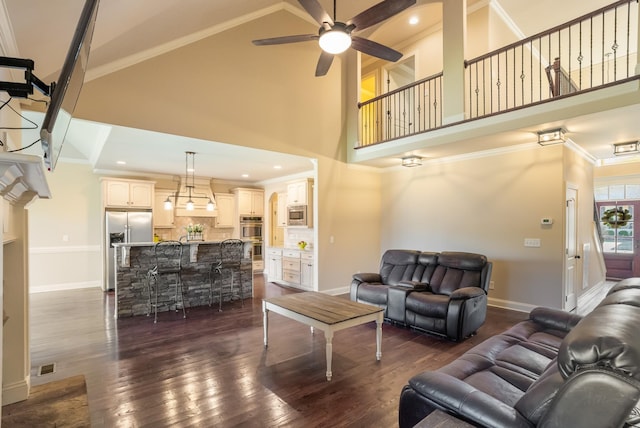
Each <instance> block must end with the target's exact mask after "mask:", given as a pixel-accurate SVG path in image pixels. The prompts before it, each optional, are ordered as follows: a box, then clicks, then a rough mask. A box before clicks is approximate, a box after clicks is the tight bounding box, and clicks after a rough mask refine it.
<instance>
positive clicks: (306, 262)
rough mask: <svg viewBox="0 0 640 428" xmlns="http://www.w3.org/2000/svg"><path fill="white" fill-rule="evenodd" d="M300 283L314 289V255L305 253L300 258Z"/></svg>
mask: <svg viewBox="0 0 640 428" xmlns="http://www.w3.org/2000/svg"><path fill="white" fill-rule="evenodd" d="M300 285H301V286H302V288H304V289H307V290H313V255H312V254H306V253H303V254H302V256H301V258H300Z"/></svg>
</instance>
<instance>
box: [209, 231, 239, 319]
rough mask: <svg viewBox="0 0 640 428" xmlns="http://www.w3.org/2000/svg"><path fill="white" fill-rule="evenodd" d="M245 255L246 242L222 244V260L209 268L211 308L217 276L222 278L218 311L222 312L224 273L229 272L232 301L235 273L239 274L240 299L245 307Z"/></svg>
mask: <svg viewBox="0 0 640 428" xmlns="http://www.w3.org/2000/svg"><path fill="white" fill-rule="evenodd" d="M243 253H244V242H242V241H241V240H240V239H226V240H224V241H222V242H221V243H220V259H219V260H217V261H214V262H213V263H212V264H211V267H210V268H209V283H210V290H209V306H211V301H212V296H213V288H214V284H215V280H216V279H215V276H216V275H218V276H219V277H220V287H219V297H220V301H219V302H218V311H220V312H222V288H223V287H224V280H223V279H224V278H223V272H224V271H225V270H228V271H230V272H231V281H230V284H229V287H230V292H231V299H230V300H232V299H233V283H234V279H235V272H238V278H239V284H238V286H239V287H240V291H239V297H240V301H241V302H242V306H243V307H244V292H243V290H242V259H243Z"/></svg>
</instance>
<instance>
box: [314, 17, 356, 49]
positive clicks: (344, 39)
mask: <svg viewBox="0 0 640 428" xmlns="http://www.w3.org/2000/svg"><path fill="white" fill-rule="evenodd" d="M338 24H340V23H339V22H336V24H335V25H334V27H333V28H332V29H330V30H327V31H323V32H322V34H321V35H320V38H319V39H318V43H319V44H320V47H321V48H322V50H323V51H325V52H327V53H330V54H334V55H337V54H341V53H342V52H344V51H346V50H347V49H349V47H350V46H351V36H350V35H349V33H347V31H346V29H345V28H346V27H344V28H343V27H342V26H339V25H338ZM336 27H337V28H336Z"/></svg>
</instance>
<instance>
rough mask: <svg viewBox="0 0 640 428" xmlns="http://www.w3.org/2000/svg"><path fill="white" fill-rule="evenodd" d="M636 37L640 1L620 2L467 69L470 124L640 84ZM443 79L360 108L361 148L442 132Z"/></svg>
mask: <svg viewBox="0 0 640 428" xmlns="http://www.w3.org/2000/svg"><path fill="white" fill-rule="evenodd" d="M637 37H638V0H621V1H618V2H616V3H613V4H611V5H609V6H606V7H604V8H602V9H599V10H596V11H594V12H591V13H589V14H587V15H584V16H582V17H580V18H577V19H574V20H573V21H570V22H568V23H565V24H562V25H559V26H557V27H555V28H552V29H550V30H547V31H544V32H541V33H539V34H536V35H534V36H532V37H528V38H526V39H524V40H521V41H518V42H516V43H513V44H510V45H508V46H505V47H503V48H500V49H497V50H495V51H493V52H490V53H487V54H485V55H482V56H480V57H477V58H474V59H472V60H468V61H465V81H464V85H465V111H464V117H465V119H464V120H472V119H479V118H482V117H487V116H491V115H494V114H499V113H504V112H508V111H512V110H515V109H519V108H523V107H528V106H532V105H535V104H538V103H543V102H548V101H551V100H553V99H557V98H559V97H567V96H571V95H575V94H579V93H583V92H586V91H590V90H593V89H597V88H602V87H606V86H609V85H613V84H619V83H622V82H625V81H628V80H632V79H638V78H640V76H638V75H634V70H635V67H636V64H637V63H638V57H637V49H638V46H637ZM445 78H446V77H445ZM442 79H443V75H442V73H440V74H438V75H435V76H433V77H429V78H427V79H424V80H421V81H419V82H415V83H413V84H411V85H407V86H404V87H402V88H399V89H397V90H395V91H393V92H390V93H388V94H384V95H381V96H378V97H376V98H373V99H371V100H369V101H367V102H363V103H361V104H359V107H360V122H361V123H360V131H361V134H360V144H359V147H363V146H367V145H371V144H376V143H380V142H385V141H389V140H393V139H397V138H401V137H406V136H410V135H414V134H419V133H423V132H427V131H430V130H434V129H437V128H439V127H442V126H443V120H442V100H443V94H442Z"/></svg>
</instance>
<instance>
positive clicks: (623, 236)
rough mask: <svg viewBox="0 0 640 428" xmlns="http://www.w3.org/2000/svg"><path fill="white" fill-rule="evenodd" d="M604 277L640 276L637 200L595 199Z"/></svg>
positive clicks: (638, 202) (638, 207)
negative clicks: (596, 201) (604, 269)
mask: <svg viewBox="0 0 640 428" xmlns="http://www.w3.org/2000/svg"><path fill="white" fill-rule="evenodd" d="M597 207H598V215H599V219H600V226H601V230H602V252H603V255H604V263H605V266H606V267H607V278H611V279H624V278H630V277H633V276H640V236H638V233H639V232H637V231H638V230H640V220H639V219H638V214H639V213H640V201H621V202H618V201H607V202H598V203H597Z"/></svg>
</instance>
